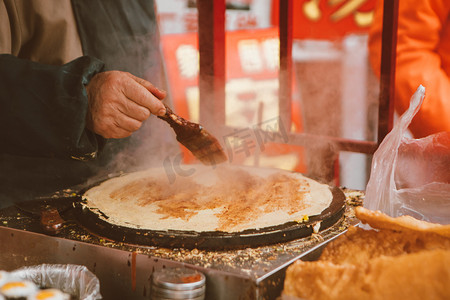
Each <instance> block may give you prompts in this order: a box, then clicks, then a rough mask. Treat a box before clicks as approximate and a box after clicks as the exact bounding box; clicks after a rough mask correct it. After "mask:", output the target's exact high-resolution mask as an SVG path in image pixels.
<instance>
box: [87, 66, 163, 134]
mask: <svg viewBox="0 0 450 300" xmlns="http://www.w3.org/2000/svg"><path fill="white" fill-rule="evenodd" d="M86 90H87V94H88V98H89V111H88V113H87V116H86V127H87V128H88V129H90V130H92V131H94V132H95V133H97V134H99V135H101V136H103V137H104V138H116V139H118V138H124V137H127V136H130V135H131V134H132V133H133V132H134V131H136V130H138V129H139V128H140V127H141V125H142V122H143V121H145V120H146V119H147V118H148V117H150V114H154V115H157V116H161V115H164V114H165V108H164V105H163V104H162V102H161V100H162V99H164V97H165V96H166V92H164V91H161V90H159V89H158V88H156V87H155V86H153V84H151V83H150V82H148V81H146V80H144V79H142V78H138V77H136V76H134V75H132V74H130V73H127V72H121V71H108V72H102V73H98V74H96V75H95V76H94V77H93V78H92V80H91V81H90V82H89V84H88V85H87V86H86Z"/></svg>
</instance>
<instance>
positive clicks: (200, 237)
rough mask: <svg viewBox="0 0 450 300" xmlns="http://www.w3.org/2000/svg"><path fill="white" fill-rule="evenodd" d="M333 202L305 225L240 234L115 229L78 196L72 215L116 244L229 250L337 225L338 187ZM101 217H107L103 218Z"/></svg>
mask: <svg viewBox="0 0 450 300" xmlns="http://www.w3.org/2000/svg"><path fill="white" fill-rule="evenodd" d="M330 190H331V192H332V195H333V200H332V202H331V204H330V206H329V207H328V208H326V209H325V210H323V211H322V213H321V214H320V215H314V216H310V217H309V220H308V221H307V222H301V223H298V222H287V223H284V224H281V225H277V226H270V227H264V228H260V229H248V230H244V231H241V232H233V233H229V232H221V231H204V232H195V231H180V230H167V231H160V230H147V229H138V228H131V227H126V226H119V225H115V224H112V223H109V222H107V221H106V220H103V219H102V218H100V217H99V213H100V214H102V212H98V213H97V212H94V211H92V210H91V209H90V208H87V207H86V205H85V201H84V200H83V199H82V194H79V197H77V198H78V201H76V202H75V215H76V219H77V221H78V222H79V223H80V225H81V226H83V227H85V228H86V229H87V230H89V231H90V232H92V233H93V234H95V235H99V236H101V237H104V238H107V239H111V240H114V241H117V242H122V243H126V244H133V245H139V246H155V247H163V248H185V249H202V250H232V249H245V248H249V247H250V248H251V247H258V246H263V245H270V244H276V243H283V242H288V241H292V240H295V239H299V238H304V237H307V236H310V235H311V234H312V233H313V232H314V229H313V226H314V225H316V224H317V223H318V222H321V224H320V230H324V229H326V228H329V227H330V226H332V225H334V224H335V223H337V222H338V221H339V220H340V219H341V218H342V216H343V214H344V211H345V195H344V193H343V192H342V190H341V189H340V188H338V187H330ZM103 216H104V218H107V216H106V215H104V214H103Z"/></svg>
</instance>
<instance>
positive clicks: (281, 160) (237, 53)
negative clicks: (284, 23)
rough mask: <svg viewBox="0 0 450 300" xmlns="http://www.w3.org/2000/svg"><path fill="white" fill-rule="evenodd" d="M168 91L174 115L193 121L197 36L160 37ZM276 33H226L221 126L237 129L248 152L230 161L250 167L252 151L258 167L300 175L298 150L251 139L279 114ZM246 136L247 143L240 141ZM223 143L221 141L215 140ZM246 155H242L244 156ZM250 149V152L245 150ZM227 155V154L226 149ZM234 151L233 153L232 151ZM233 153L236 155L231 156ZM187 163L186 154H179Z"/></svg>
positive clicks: (296, 115)
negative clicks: (293, 172)
mask: <svg viewBox="0 0 450 300" xmlns="http://www.w3.org/2000/svg"><path fill="white" fill-rule="evenodd" d="M161 40H162V49H163V55H164V63H165V67H166V72H167V78H168V82H169V91H170V95H171V97H172V100H173V102H174V107H175V110H176V111H177V112H178V113H179V114H180V115H181V116H183V117H185V118H188V119H190V120H192V121H194V122H198V119H199V118H198V114H199V98H198V97H199V96H198V95H199V94H198V37H197V34H196V33H186V34H176V35H164V36H162V37H161ZM278 70H279V39H278V29H277V28H270V29H260V30H245V31H230V32H227V33H226V96H225V98H226V99H225V107H226V113H225V115H226V125H228V126H233V127H236V128H239V129H240V130H239V135H240V136H239V137H238V136H236V137H237V138H239V139H240V140H241V142H244V143H245V145H247V146H248V147H249V149H244V148H242V144H240V151H239V152H240V153H229V156H230V154H232V155H231V157H232V159H233V160H234V161H233V162H239V163H247V164H249V163H251V161H252V160H253V159H254V158H253V155H254V154H255V151H258V150H259V151H261V150H263V152H261V153H260V154H259V158H258V159H259V163H260V165H261V166H267V167H270V166H272V167H280V166H281V167H282V168H284V169H290V170H296V171H301V172H304V171H305V166H304V162H303V148H302V147H297V146H291V145H284V144H283V145H280V144H275V143H272V142H270V141H269V142H267V143H265V144H264V145H261V140H260V139H259V140H258V139H257V136H256V135H255V128H258V126H265V125H267V126H269V127H272V128H273V126H276V124H269V123H270V122H276V120H278V118H279V114H278V99H279V97H278ZM292 82H293V85H294V86H293V90H294V93H293V94H294V96H293V99H292V104H293V109H292V111H293V115H292V120H293V130H295V131H301V130H302V121H301V117H300V116H301V113H300V109H299V105H298V102H299V101H298V93H297V89H296V86H295V80H292ZM243 137H246V138H247V139H248V140H247V141H242V139H243ZM219 138H220V139H221V141H222V142H223V141H224V138H225V137H219ZM244 150H245V151H244ZM246 150H249V151H246ZM227 151H230V149H227ZM231 151H233V149H231ZM236 152H238V151H236ZM184 154H185V156H186V157H187V161H190V160H191V157H190V155H189V153H187V152H186V151H184Z"/></svg>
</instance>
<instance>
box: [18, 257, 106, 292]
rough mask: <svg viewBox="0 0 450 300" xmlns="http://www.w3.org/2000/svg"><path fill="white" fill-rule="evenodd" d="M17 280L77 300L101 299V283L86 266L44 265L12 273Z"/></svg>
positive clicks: (24, 268)
mask: <svg viewBox="0 0 450 300" xmlns="http://www.w3.org/2000/svg"><path fill="white" fill-rule="evenodd" d="M10 275H11V276H13V277H15V278H20V279H23V280H30V281H32V282H34V283H35V284H36V285H38V286H40V287H41V288H44V287H45V288H56V289H59V290H61V291H63V292H65V293H67V294H70V295H71V296H72V297H75V299H80V300H95V299H101V298H102V297H101V295H100V282H99V280H98V278H97V277H96V276H95V275H94V274H93V273H92V272H90V271H89V270H88V269H87V268H86V267H85V266H79V265H70V264H68V265H58V264H42V265H37V266H29V267H23V268H20V269H17V270H15V271H12V272H11V273H10Z"/></svg>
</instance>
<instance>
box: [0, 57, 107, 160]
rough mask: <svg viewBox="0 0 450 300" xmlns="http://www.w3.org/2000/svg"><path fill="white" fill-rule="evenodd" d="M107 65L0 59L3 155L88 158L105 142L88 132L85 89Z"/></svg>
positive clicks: (92, 61)
mask: <svg viewBox="0 0 450 300" xmlns="http://www.w3.org/2000/svg"><path fill="white" fill-rule="evenodd" d="M103 67H104V64H103V63H102V62H101V61H99V60H97V59H95V58H92V57H88V56H83V57H80V58H78V59H76V60H74V61H71V62H69V63H67V64H65V65H62V66H52V65H44V64H40V63H36V62H32V61H29V60H23V59H19V58H16V57H14V56H12V55H9V54H1V55H0V142H1V144H2V146H1V147H0V151H1V152H4V153H10V154H16V155H25V156H39V157H59V158H74V159H89V158H92V157H95V155H96V153H97V151H98V147H99V143H101V138H100V137H99V136H97V135H96V134H94V133H93V132H91V131H89V130H87V129H86V128H85V118H86V112H87V110H88V97H87V93H86V89H85V85H86V84H87V83H88V82H89V80H90V79H91V78H92V76H94V75H95V74H96V73H98V72H100V71H101V70H102V69H103Z"/></svg>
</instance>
